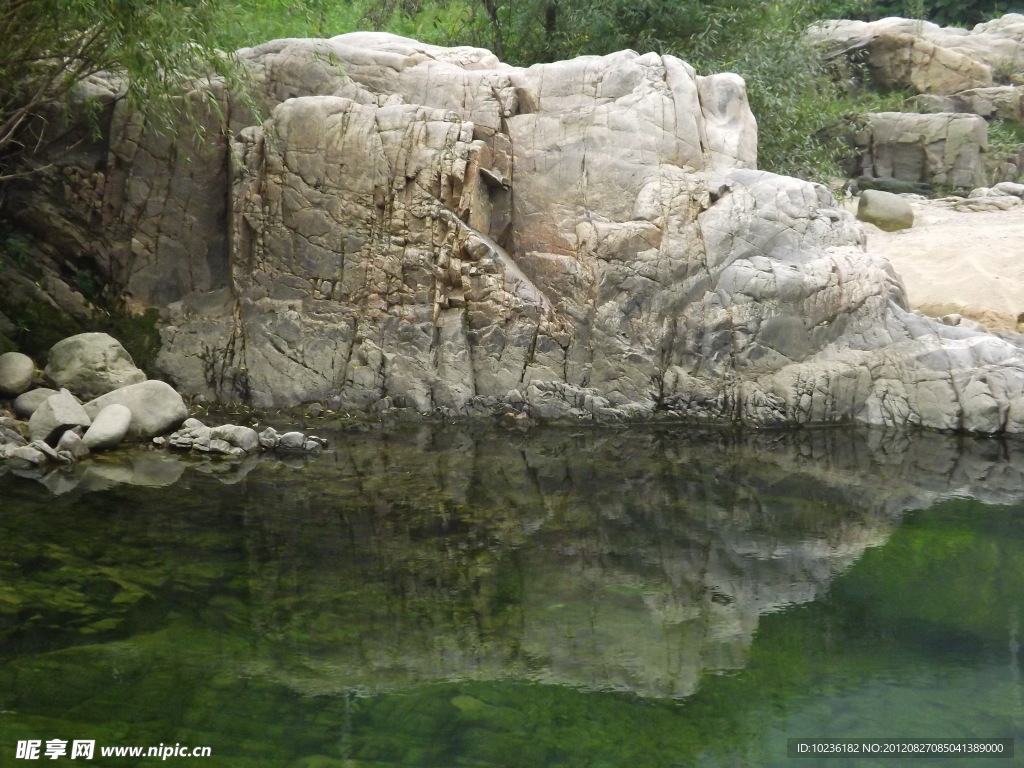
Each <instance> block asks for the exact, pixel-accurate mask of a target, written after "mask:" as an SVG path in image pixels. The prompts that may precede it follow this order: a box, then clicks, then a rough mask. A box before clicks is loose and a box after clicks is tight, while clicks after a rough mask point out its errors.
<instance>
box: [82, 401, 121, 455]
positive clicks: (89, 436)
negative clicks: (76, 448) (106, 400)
mask: <svg viewBox="0 0 1024 768" xmlns="http://www.w3.org/2000/svg"><path fill="white" fill-rule="evenodd" d="M131 424H132V412H131V410H130V409H129V408H128V407H127V406H126V405H122V404H120V403H111V404H110V405H108V406H106V407H105V408H103V410H101V411H100V412H99V413H97V414H96V418H94V419H93V421H92V424H91V425H90V426H89V429H88V430H86V432H85V435H84V436H83V437H82V442H83V443H84V444H85V446H86V447H87V448H88V449H89V450H91V451H98V450H101V449H103V448H113V447H114V446H115V445H118V444H119V443H120V442H121V441H122V440H124V438H125V435H127V434H128V429H129V428H130V427H131Z"/></svg>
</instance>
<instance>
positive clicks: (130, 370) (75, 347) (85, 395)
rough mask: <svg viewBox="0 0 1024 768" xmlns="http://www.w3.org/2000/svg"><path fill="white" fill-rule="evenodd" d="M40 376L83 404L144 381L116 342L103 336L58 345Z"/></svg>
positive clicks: (86, 335)
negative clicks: (80, 399) (63, 389)
mask: <svg viewBox="0 0 1024 768" xmlns="http://www.w3.org/2000/svg"><path fill="white" fill-rule="evenodd" d="M44 373H45V374H46V377H47V378H49V379H50V381H52V382H54V383H55V384H57V385H58V386H60V387H66V388H67V389H69V390H71V391H72V392H73V393H75V395H77V396H78V397H80V398H82V399H83V400H91V399H94V398H96V397H99V396H100V395H103V394H105V393H107V392H111V391H113V390H115V389H119V388H121V387H125V386H127V385H129V384H138V383H140V382H143V381H145V380H146V374H145V373H143V372H142V371H141V370H139V369H138V368H136V367H135V363H134V362H133V361H132V358H131V355H129V354H128V352H127V351H125V348H124V347H122V346H121V344H120V342H118V341H117V339H115V338H113V337H112V336H110V335H108V334H106V333H80V334H78V335H77V336H70V337H68V338H66V339H63V340H61V341H58V342H57V343H56V344H54V345H53V347H51V349H50V352H49V355H48V357H47V363H46V369H45V371H44Z"/></svg>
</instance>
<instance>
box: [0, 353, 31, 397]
mask: <svg viewBox="0 0 1024 768" xmlns="http://www.w3.org/2000/svg"><path fill="white" fill-rule="evenodd" d="M35 371H36V366H35V363H33V362H32V358H31V357H29V356H28V355H23V354H21V352H5V353H4V354H2V355H0V397H17V396H18V395H20V394H21V393H23V392H24V391H25V390H27V389H28V388H29V387H31V386H32V377H33V375H34V374H35Z"/></svg>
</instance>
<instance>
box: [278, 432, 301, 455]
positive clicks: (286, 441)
mask: <svg viewBox="0 0 1024 768" xmlns="http://www.w3.org/2000/svg"><path fill="white" fill-rule="evenodd" d="M276 447H277V450H279V451H304V450H305V449H306V436H305V435H304V434H302V433H301V432H285V433H284V434H283V435H281V437H280V439H279V440H278V441H277V446H276Z"/></svg>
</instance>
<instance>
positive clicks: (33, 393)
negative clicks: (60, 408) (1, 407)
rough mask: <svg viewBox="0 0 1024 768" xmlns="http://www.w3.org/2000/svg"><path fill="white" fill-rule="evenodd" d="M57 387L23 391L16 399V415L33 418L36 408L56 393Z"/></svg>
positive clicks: (20, 417)
mask: <svg viewBox="0 0 1024 768" xmlns="http://www.w3.org/2000/svg"><path fill="white" fill-rule="evenodd" d="M56 394H57V390H56V389H49V388H47V387H38V388H36V389H30V390H29V391H28V392H23V393H21V394H20V395H18V396H17V397H16V398H15V399H14V415H15V416H17V417H18V418H19V419H28V418H31V416H32V414H33V413H35V412H36V409H37V408H38V407H39V406H40V405H42V404H43V403H45V402H46V400H47V398H49V397H50V396H51V395H56Z"/></svg>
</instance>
